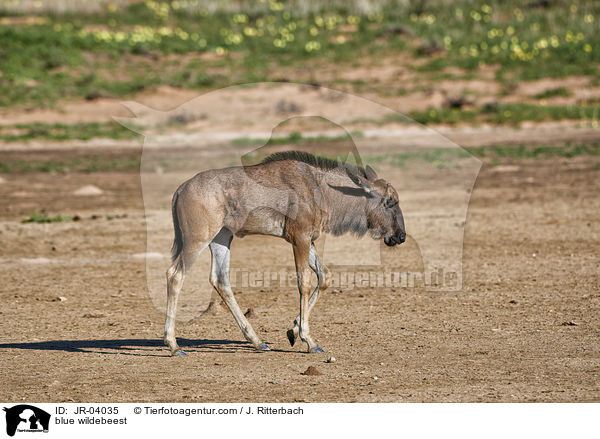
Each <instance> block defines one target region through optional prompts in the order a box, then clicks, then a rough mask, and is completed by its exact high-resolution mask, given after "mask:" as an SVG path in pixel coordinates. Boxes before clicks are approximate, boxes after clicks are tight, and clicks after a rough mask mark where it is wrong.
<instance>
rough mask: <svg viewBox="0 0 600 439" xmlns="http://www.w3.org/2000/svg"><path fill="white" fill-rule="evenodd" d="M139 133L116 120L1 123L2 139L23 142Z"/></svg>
mask: <svg viewBox="0 0 600 439" xmlns="http://www.w3.org/2000/svg"><path fill="white" fill-rule="evenodd" d="M137 136H138V134H137V133H135V132H133V131H131V130H129V129H127V128H125V127H123V126H122V125H119V124H118V123H116V122H106V123H100V122H90V123H77V124H62V123H55V124H45V123H28V124H15V125H0V140H3V141H5V142H22V141H27V140H39V139H43V140H55V141H63V140H90V139H93V138H109V139H134V138H136V137H137Z"/></svg>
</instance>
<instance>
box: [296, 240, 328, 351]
mask: <svg viewBox="0 0 600 439" xmlns="http://www.w3.org/2000/svg"><path fill="white" fill-rule="evenodd" d="M310 247H311V243H310V241H308V242H296V243H294V260H295V263H296V274H297V276H298V290H299V291H300V322H299V330H298V335H299V336H300V339H301V340H302V341H304V342H305V343H306V344H307V345H308V352H323V349H321V348H320V347H319V346H317V344H316V343H315V341H314V340H313V339H312V338H311V336H310V329H309V324H308V319H309V316H310V311H311V307H310V295H311V291H310V264H309V254H310ZM313 304H314V301H313Z"/></svg>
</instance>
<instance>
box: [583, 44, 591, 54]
mask: <svg viewBox="0 0 600 439" xmlns="http://www.w3.org/2000/svg"><path fill="white" fill-rule="evenodd" d="M583 50H584V51H585V52H588V53H589V52H591V51H592V46H591V45H590V44H586V45H585V46H583Z"/></svg>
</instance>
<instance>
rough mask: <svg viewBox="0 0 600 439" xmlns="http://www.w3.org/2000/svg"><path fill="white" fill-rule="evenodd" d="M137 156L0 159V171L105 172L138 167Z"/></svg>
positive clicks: (17, 172) (20, 172)
mask: <svg viewBox="0 0 600 439" xmlns="http://www.w3.org/2000/svg"><path fill="white" fill-rule="evenodd" d="M139 167H140V159H139V157H123V158H107V157H98V156H87V157H74V158H68V159H64V160H56V159H50V160H22V159H19V160H8V159H3V160H0V172H3V173H7V174H22V173H30V172H57V173H66V172H84V173H91V172H107V171H131V170H136V169H139Z"/></svg>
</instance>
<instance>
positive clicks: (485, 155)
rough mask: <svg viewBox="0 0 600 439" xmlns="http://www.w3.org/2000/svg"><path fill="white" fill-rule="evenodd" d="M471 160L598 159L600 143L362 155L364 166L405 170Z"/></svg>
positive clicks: (456, 165)
mask: <svg viewBox="0 0 600 439" xmlns="http://www.w3.org/2000/svg"><path fill="white" fill-rule="evenodd" d="M471 156H474V157H476V158H478V159H480V160H482V161H484V162H485V163H487V164H488V165H490V166H497V165H499V164H501V163H503V162H505V161H507V160H511V161H515V160H516V161H518V160H524V159H544V158H556V157H560V158H573V157H578V156H590V157H597V156H600V143H589V144H577V145H561V146H552V145H491V146H477V147H466V148H423V149H418V150H415V151H406V152H400V153H396V154H385V155H365V156H363V157H362V159H363V161H364V162H365V163H370V164H378V163H381V164H385V165H391V166H396V167H401V168H404V167H406V166H409V165H411V164H418V163H422V164H429V165H433V166H435V167H436V168H438V169H445V168H460V166H461V163H460V160H461V159H465V158H468V157H471Z"/></svg>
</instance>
